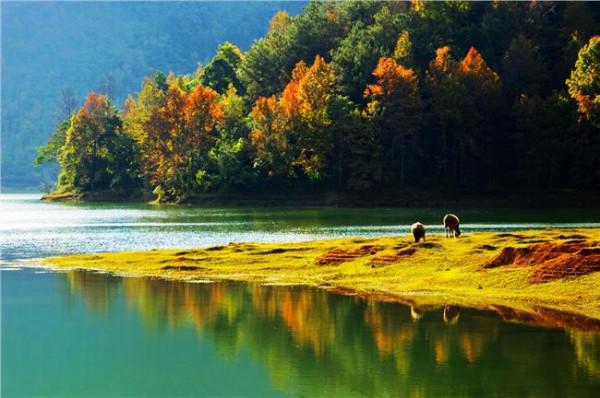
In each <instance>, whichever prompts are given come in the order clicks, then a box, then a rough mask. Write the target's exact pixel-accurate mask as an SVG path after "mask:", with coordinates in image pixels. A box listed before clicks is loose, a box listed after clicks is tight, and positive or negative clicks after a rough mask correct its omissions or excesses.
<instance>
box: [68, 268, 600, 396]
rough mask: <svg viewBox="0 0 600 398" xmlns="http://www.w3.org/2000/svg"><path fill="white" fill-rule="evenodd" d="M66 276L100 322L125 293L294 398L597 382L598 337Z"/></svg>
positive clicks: (280, 294)
mask: <svg viewBox="0 0 600 398" xmlns="http://www.w3.org/2000/svg"><path fill="white" fill-rule="evenodd" d="M65 277H66V280H67V281H68V283H67V286H68V289H69V292H70V293H71V294H75V295H80V296H81V297H82V298H83V301H84V302H85V303H86V304H87V305H88V306H89V308H90V310H92V311H94V312H99V313H102V314H104V315H107V314H108V312H109V308H110V306H111V300H114V299H115V297H117V296H118V295H119V294H122V296H123V298H124V302H125V303H126V304H125V305H126V306H127V307H128V308H129V309H131V310H134V311H138V312H139V313H140V314H141V316H142V319H143V321H144V324H145V325H146V327H148V328H153V329H168V330H178V329H180V328H183V327H189V326H190V325H193V327H194V328H195V330H196V332H197V333H198V334H199V335H200V336H202V338H206V339H208V340H209V341H211V342H212V343H213V344H214V346H215V347H216V348H217V350H218V351H219V352H220V354H221V355H222V356H223V357H225V358H234V357H235V356H236V355H237V354H238V353H239V352H240V351H241V350H242V349H246V350H248V351H249V352H250V353H251V355H252V356H253V357H254V359H255V360H256V361H259V362H262V363H264V364H266V365H267V367H268V369H269V372H270V376H271V380H272V382H273V383H274V385H275V386H277V387H278V388H280V389H281V390H283V391H284V392H286V393H290V394H292V395H302V396H344V397H350V396H357V395H363V396H364V395H367V396H389V395H393V396H456V395H466V396H481V395H509V396H515V395H517V396H528V395H550V396H555V395H566V394H568V393H572V392H573V388H576V389H577V391H579V392H581V393H582V394H587V393H590V394H591V393H592V392H593V391H597V388H598V387H600V333H598V332H589V331H588V332H586V331H580V330H575V329H564V330H563V329H557V328H555V329H551V328H539V327H534V326H530V325H520V324H516V323H512V322H511V323H509V322H505V321H503V320H502V319H501V318H500V317H498V316H497V315H495V314H491V313H487V312H481V311H474V310H466V309H459V308H458V307H457V306H452V305H449V306H445V307H440V308H435V309H427V310H424V309H423V308H417V307H415V306H413V307H408V306H404V305H400V304H397V303H389V302H381V301H376V300H369V299H363V298H359V297H352V296H343V295H336V294H331V293H328V292H326V291H324V290H319V289H313V288H306V287H298V286H262V285H258V284H241V283H208V284H199V283H184V282H175V281H165V280H159V279H147V278H123V279H121V278H116V277H111V276H107V275H99V274H93V273H86V272H83V271H73V272H69V273H67V274H66V276H65ZM513 315H514V314H513ZM545 316H547V315H545ZM199 360H201V359H199Z"/></svg>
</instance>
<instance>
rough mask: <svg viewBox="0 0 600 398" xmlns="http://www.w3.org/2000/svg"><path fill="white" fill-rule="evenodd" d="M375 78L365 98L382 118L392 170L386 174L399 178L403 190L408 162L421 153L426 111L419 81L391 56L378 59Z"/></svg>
mask: <svg viewBox="0 0 600 398" xmlns="http://www.w3.org/2000/svg"><path fill="white" fill-rule="evenodd" d="M373 76H375V78H376V79H377V80H376V82H375V84H369V85H368V86H367V88H366V90H365V93H364V95H365V98H367V99H368V100H369V104H368V106H369V107H370V108H371V109H373V110H374V112H376V113H379V115H378V117H379V118H380V119H381V140H382V145H383V147H384V148H386V160H387V162H386V164H387V166H388V167H389V168H390V169H389V170H388V172H387V173H386V175H388V176H389V178H390V179H391V180H393V181H395V180H396V179H397V181H398V183H399V184H400V186H401V187H403V186H404V185H405V182H406V176H407V174H408V170H407V169H408V167H407V166H408V164H409V162H407V159H408V158H412V159H414V158H415V157H417V156H416V154H417V152H418V147H417V145H416V135H417V134H418V131H419V129H420V127H421V111H422V109H423V103H422V101H421V97H420V94H419V79H418V77H417V75H416V74H415V73H414V71H413V70H412V69H407V68H405V67H403V66H402V65H398V64H397V63H396V61H394V59H393V58H388V57H382V58H380V59H379V62H378V64H377V67H376V68H375V70H374V71H373ZM413 167H414V165H413Z"/></svg>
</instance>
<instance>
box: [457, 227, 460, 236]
mask: <svg viewBox="0 0 600 398" xmlns="http://www.w3.org/2000/svg"><path fill="white" fill-rule="evenodd" d="M459 236H460V229H458V228H456V237H457V238H458V237H459Z"/></svg>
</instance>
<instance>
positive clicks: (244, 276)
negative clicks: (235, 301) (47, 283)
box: [44, 229, 600, 319]
mask: <svg viewBox="0 0 600 398" xmlns="http://www.w3.org/2000/svg"><path fill="white" fill-rule="evenodd" d="M44 265H45V266H50V267H53V268H70V269H73V268H78V269H93V270H102V271H108V272H114V273H118V274H123V275H128V276H151V277H164V278H171V279H182V280H193V279H213V280H238V281H252V282H264V283H282V284H305V285H312V286H320V287H324V288H329V289H336V290H338V291H339V290H344V291H349V292H353V293H358V294H369V295H372V294H376V295H380V296H381V297H382V298H386V299H390V298H392V299H396V300H399V301H405V302H407V303H409V304H412V305H416V306H428V305H441V304H442V305H443V304H446V303H451V304H458V305H464V306H469V307H477V308H513V309H518V310H522V311H529V312H532V311H533V313H539V311H538V309H539V308H541V307H544V308H546V309H552V310H559V311H568V312H572V313H576V314H581V315H585V316H588V317H593V318H596V319H600V272H596V271H600V229H582V230H556V229H548V230H541V231H519V232H515V233H476V234H469V235H464V236H462V237H461V238H460V239H447V238H445V237H443V236H428V237H427V241H426V242H424V243H423V242H421V243H419V244H414V243H413V242H412V239H411V238H410V237H408V236H403V237H386V238H377V239H362V238H348V239H340V240H325V241H313V242H305V243H290V244H252V243H240V244H229V245H227V246H216V247H209V248H199V249H191V250H190V249H182V250H152V251H146V252H123V253H106V254H89V255H74V256H66V257H53V258H48V259H46V260H44Z"/></svg>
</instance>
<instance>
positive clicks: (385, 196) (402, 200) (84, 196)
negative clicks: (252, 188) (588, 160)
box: [40, 190, 600, 209]
mask: <svg viewBox="0 0 600 398" xmlns="http://www.w3.org/2000/svg"><path fill="white" fill-rule="evenodd" d="M40 199H41V200H45V201H56V202H75V203H78V202H81V203H86V202H90V203H93V202H112V203H150V204H156V205H169V206H172V205H181V206H188V205H191V206H203V207H219V206H223V207H252V206H257V207H269V206H272V207H288V206H294V207H348V208H352V207H356V208H369V207H371V208H384V207H392V208H393V207H410V208H416V207H419V208H423V207H444V208H481V207H491V208H559V207H573V208H590V209H595V208H597V207H598V202H599V201H600V192H589V191H570V190H560V191H550V192H549V191H540V192H528V191H522V192H520V191H515V192H512V193H510V194H507V193H506V192H497V193H487V194H476V193H464V192H462V193H461V192H445V193H444V192H440V191H434V192H427V191H423V190H405V191H403V192H401V193H398V192H377V193H376V194H354V193H344V192H342V193H340V192H334V191H332V192H310V193H289V194H280V193H249V194H236V193H232V194H218V193H210V194H203V195H196V196H193V197H190V198H188V199H187V200H186V201H184V202H181V203H174V202H160V203H159V202H156V201H155V200H154V198H153V197H152V196H151V195H150V196H149V195H143V194H139V195H129V196H119V195H115V194H114V193H110V192H90V193H79V192H51V193H47V194H42V195H41V198H40Z"/></svg>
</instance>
